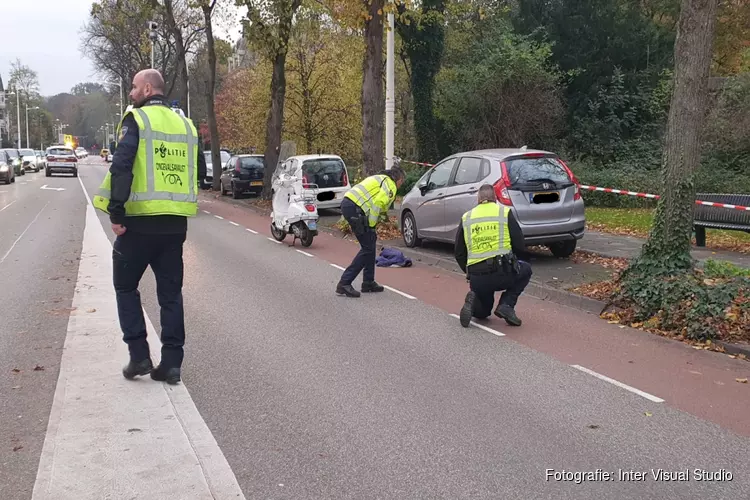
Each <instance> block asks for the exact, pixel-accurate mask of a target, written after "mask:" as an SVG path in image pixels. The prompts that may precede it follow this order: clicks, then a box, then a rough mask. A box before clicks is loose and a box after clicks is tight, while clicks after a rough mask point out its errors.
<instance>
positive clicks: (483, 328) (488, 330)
mask: <svg viewBox="0 0 750 500" xmlns="http://www.w3.org/2000/svg"><path fill="white" fill-rule="evenodd" d="M449 316H451V317H453V318H456V319H461V318H459V316H458V314H450V315H449ZM471 326H476V327H477V328H479V329H480V330H484V331H485V332H487V333H491V334H492V335H497V336H498V337H505V334H504V333H501V332H498V331H497V330H493V329H492V328H488V327H486V326H484V325H480V324H479V323H475V322H474V321H472V322H471Z"/></svg>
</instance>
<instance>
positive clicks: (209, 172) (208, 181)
mask: <svg viewBox="0 0 750 500" xmlns="http://www.w3.org/2000/svg"><path fill="white" fill-rule="evenodd" d="M219 156H221V164H222V171H223V170H224V168H223V167H224V166H226V164H227V162H228V161H229V159H230V158H231V157H232V153H230V152H229V151H228V150H226V149H221V150H219ZM203 157H204V158H205V159H206V177H205V178H203V179H201V181H200V187H201V189H208V188H209V187H211V185H212V184H213V183H214V167H213V159H212V158H211V150H210V149H209V150H208V151H204V152H203Z"/></svg>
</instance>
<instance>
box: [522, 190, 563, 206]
mask: <svg viewBox="0 0 750 500" xmlns="http://www.w3.org/2000/svg"><path fill="white" fill-rule="evenodd" d="M540 194H556V195H557V197H558V199H559V198H560V193H558V192H557V191H543V192H541V193H529V202H530V203H534V196H537V195H540Z"/></svg>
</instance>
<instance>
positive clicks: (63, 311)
mask: <svg viewBox="0 0 750 500" xmlns="http://www.w3.org/2000/svg"><path fill="white" fill-rule="evenodd" d="M76 309H78V308H77V307H63V308H61V309H47V311H46V312H47V313H49V314H52V315H54V316H70V313H72V312H73V311H75V310H76Z"/></svg>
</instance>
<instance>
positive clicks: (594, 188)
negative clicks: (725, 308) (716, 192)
mask: <svg viewBox="0 0 750 500" xmlns="http://www.w3.org/2000/svg"><path fill="white" fill-rule="evenodd" d="M401 161H402V163H412V164H414V165H421V166H423V167H434V166H435V165H434V164H432V163H422V162H418V161H410V160H401ZM579 187H580V188H581V189H586V190H588V191H602V192H604V193H614V194H624V195H628V196H637V197H639V198H651V199H654V200H658V199H659V198H660V196H659V195H658V194H649V193H637V192H635V191H625V190H624V189H614V188H603V187H599V186H587V185H585V184H581V185H580V186H579ZM695 204H696V205H705V206H707V207H717V208H729V209H734V210H745V211H747V212H750V207H745V206H742V205H732V204H731V203H716V202H714V201H703V200H695Z"/></svg>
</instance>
